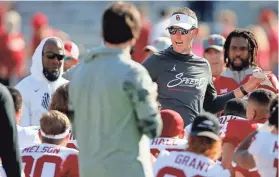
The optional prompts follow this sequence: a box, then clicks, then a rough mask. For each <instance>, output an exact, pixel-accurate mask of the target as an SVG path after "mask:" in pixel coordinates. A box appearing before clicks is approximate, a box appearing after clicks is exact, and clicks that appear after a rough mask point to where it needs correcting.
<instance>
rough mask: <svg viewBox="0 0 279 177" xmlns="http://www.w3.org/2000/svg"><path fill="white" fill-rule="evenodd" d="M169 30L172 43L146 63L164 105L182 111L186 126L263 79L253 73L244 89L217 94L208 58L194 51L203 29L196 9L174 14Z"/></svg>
mask: <svg viewBox="0 0 279 177" xmlns="http://www.w3.org/2000/svg"><path fill="white" fill-rule="evenodd" d="M167 29H168V31H169V33H170V36H171V41H172V45H171V46H170V47H169V48H167V49H165V50H163V51H160V52H158V53H155V54H153V55H151V56H150V57H149V58H147V59H146V60H145V61H144V62H143V66H145V68H146V69H147V70H148V71H149V74H150V76H151V78H152V80H153V81H155V82H156V83H157V84H158V100H159V101H160V103H161V104H162V108H163V109H172V110H174V111H176V112H178V113H179V114H180V115H181V116H182V117H183V119H184V122H185V126H187V125H189V124H190V123H191V122H192V121H193V120H194V119H195V117H196V116H197V115H198V114H199V113H200V112H202V111H203V110H205V111H208V112H211V113H217V112H218V111H221V110H222V109H223V108H224V105H225V103H226V101H228V100H230V99H232V98H235V97H236V98H242V97H243V96H244V95H246V94H247V92H251V91H252V90H254V89H256V88H257V87H258V86H259V84H260V83H261V82H262V81H263V79H259V78H256V77H254V76H252V77H251V78H250V80H249V81H248V82H247V83H245V84H244V85H243V86H241V87H240V88H237V89H235V90H234V91H232V92H230V93H228V94H224V95H221V96H217V93H216V89H215V87H214V85H213V82H212V72H211V69H210V65H209V63H208V61H207V60H206V59H204V58H202V57H199V56H197V55H195V54H194V53H193V52H192V42H193V40H194V38H195V37H196V36H197V34H198V32H199V29H198V20H197V16H196V14H195V12H193V11H192V10H191V9H189V8H187V7H185V8H181V9H178V10H177V11H175V12H174V13H173V14H172V16H171V18H170V24H169V27H168V28H167Z"/></svg>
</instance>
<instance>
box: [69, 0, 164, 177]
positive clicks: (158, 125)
mask: <svg viewBox="0 0 279 177" xmlns="http://www.w3.org/2000/svg"><path fill="white" fill-rule="evenodd" d="M140 26H141V24H140V13H139V12H138V10H137V9H136V7H135V6H134V5H132V4H131V3H127V2H115V3H113V4H112V5H111V6H110V7H108V8H107V9H106V10H105V12H104V13H103V18H102V36H103V40H104V44H105V45H104V46H101V47H99V48H96V49H93V50H92V51H91V53H90V54H89V55H88V56H87V57H86V58H84V61H83V62H81V63H80V64H79V65H77V66H76V70H75V71H74V74H73V77H72V80H71V82H70V84H69V100H70V106H69V108H70V112H71V114H72V115H73V117H72V125H73V130H74V134H75V136H76V139H77V143H78V146H79V150H80V151H79V169H80V176H81V177H91V176H98V177H111V176H113V177H128V176H133V177H153V176H154V174H153V170H152V164H151V155H150V148H149V138H150V139H153V138H155V137H158V136H159V135H160V134H161V131H162V120H161V116H160V111H159V109H158V104H157V100H156V98H157V84H156V83H154V82H152V79H151V78H150V76H149V74H148V71H147V70H146V69H145V68H144V67H143V66H142V65H141V64H139V63H137V62H135V61H133V60H132V58H131V54H130V51H131V48H132V46H134V45H135V43H136V39H137V38H138V36H139V32H140ZM71 107H72V109H71Z"/></svg>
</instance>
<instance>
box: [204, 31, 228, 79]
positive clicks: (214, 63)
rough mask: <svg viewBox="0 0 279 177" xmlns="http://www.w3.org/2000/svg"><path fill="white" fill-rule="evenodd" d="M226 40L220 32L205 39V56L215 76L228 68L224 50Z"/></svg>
mask: <svg viewBox="0 0 279 177" xmlns="http://www.w3.org/2000/svg"><path fill="white" fill-rule="evenodd" d="M225 41H226V39H225V38H224V37H223V36H221V35H219V34H212V35H210V36H209V37H208V38H207V39H204V40H203V48H204V55H203V56H204V58H205V59H207V60H208V62H209V64H210V67H211V71H212V76H213V77H218V76H219V75H220V74H221V73H222V72H223V71H225V70H226V64H225V61H224V52H223V50H224V44H225Z"/></svg>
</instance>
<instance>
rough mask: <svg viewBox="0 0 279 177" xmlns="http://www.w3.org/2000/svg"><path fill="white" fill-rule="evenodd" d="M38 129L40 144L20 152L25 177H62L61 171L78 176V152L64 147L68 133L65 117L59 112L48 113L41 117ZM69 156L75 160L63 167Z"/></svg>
mask: <svg viewBox="0 0 279 177" xmlns="http://www.w3.org/2000/svg"><path fill="white" fill-rule="evenodd" d="M40 127H41V129H40V132H39V136H40V138H41V140H42V144H38V145H34V146H30V147H26V148H24V149H23V150H22V151H21V156H22V161H23V163H24V164H25V166H24V173H25V176H30V177H33V176H34V177H36V176H48V177H57V176H60V175H61V176H63V175H62V174H61V172H62V169H68V170H67V171H65V173H66V172H67V173H68V174H69V175H72V174H78V173H77V171H78V161H77V155H78V151H77V150H75V149H70V148H67V147H65V146H66V144H67V141H68V139H69V132H70V121H69V119H68V118H67V116H66V115H64V114H63V113H61V112H59V111H49V112H48V113H46V114H43V115H42V117H41V119H40ZM69 156H74V157H75V159H76V160H75V161H72V163H71V164H68V166H66V167H65V166H64V163H67V162H66V160H67V159H68V157H69ZM69 165H70V166H69Z"/></svg>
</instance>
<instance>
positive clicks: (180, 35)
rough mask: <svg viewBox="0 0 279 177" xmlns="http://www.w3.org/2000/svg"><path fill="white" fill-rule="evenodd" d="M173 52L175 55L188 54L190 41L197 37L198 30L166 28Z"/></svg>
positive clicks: (190, 45) (175, 27) (176, 27)
mask: <svg viewBox="0 0 279 177" xmlns="http://www.w3.org/2000/svg"><path fill="white" fill-rule="evenodd" d="M168 30H169V33H170V36H171V42H172V47H173V50H174V51H176V52H177V53H181V54H186V53H189V51H190V50H191V47H192V40H193V39H194V38H195V37H196V36H197V33H198V29H190V30H187V29H184V28H181V27H178V26H171V27H170V28H168Z"/></svg>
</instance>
